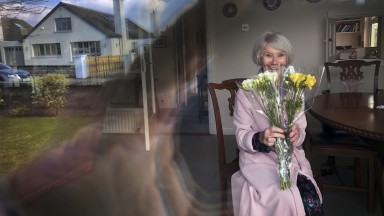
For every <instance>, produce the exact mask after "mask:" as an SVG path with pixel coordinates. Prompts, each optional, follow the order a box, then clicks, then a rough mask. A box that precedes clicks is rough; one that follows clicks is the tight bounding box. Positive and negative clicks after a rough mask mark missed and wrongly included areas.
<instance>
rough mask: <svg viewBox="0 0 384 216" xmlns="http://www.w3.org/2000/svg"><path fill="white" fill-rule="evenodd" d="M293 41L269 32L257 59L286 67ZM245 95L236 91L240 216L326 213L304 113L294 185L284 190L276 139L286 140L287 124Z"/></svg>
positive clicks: (296, 127) (271, 67)
mask: <svg viewBox="0 0 384 216" xmlns="http://www.w3.org/2000/svg"><path fill="white" fill-rule="evenodd" d="M292 56H293V54H292V45H291V43H290V41H289V40H288V39H287V38H286V37H285V36H284V35H283V34H281V33H276V32H266V33H264V34H263V35H262V36H261V38H260V40H258V41H257V42H256V44H255V46H254V48H253V55H252V57H253V61H254V62H255V63H256V64H257V65H259V66H261V67H260V71H259V72H260V73H262V72H264V71H282V70H281V67H288V66H289V65H290V64H291V61H292ZM246 100H247V99H246V97H245V95H244V94H243V93H242V92H241V91H239V92H238V93H237V95H236V102H235V112H234V118H233V123H234V126H235V129H236V138H237V143H238V148H239V150H240V154H239V158H240V171H238V172H236V173H235V174H234V175H233V176H232V180H231V181H232V182H231V183H232V200H233V209H234V213H235V215H239V216H249V215H261V216H268V215H271V216H274V215H288V216H291V215H300V216H302V215H323V207H322V197H321V194H320V191H319V188H318V187H317V185H316V182H315V181H314V179H313V175H312V170H311V167H310V164H309V162H308V160H307V159H306V157H305V153H304V150H303V149H302V146H301V145H302V143H303V141H304V138H305V128H306V126H307V121H306V118H305V115H301V117H299V118H298V119H297V121H296V122H295V123H294V124H293V125H292V127H291V131H290V133H289V138H290V140H291V142H292V144H293V147H294V150H293V156H292V163H291V167H290V173H291V174H290V178H291V179H290V181H291V187H290V188H289V189H286V190H282V189H280V178H279V175H278V172H277V167H278V157H277V155H276V152H275V151H274V145H275V142H276V138H284V137H285V136H284V132H285V131H284V130H283V129H282V128H279V127H276V126H272V125H271V124H270V122H269V121H268V119H267V118H266V117H265V116H263V115H262V114H260V113H258V112H257V111H255V110H256V109H261V108H260V107H259V108H258V107H251V106H250V103H248V102H247V101H246Z"/></svg>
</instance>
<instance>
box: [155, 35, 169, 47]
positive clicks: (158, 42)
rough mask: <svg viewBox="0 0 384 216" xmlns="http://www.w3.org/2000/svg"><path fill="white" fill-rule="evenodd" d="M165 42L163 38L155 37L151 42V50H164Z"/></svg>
mask: <svg viewBox="0 0 384 216" xmlns="http://www.w3.org/2000/svg"><path fill="white" fill-rule="evenodd" d="M165 46H166V40H165V36H159V37H156V38H155V39H154V41H153V48H165Z"/></svg>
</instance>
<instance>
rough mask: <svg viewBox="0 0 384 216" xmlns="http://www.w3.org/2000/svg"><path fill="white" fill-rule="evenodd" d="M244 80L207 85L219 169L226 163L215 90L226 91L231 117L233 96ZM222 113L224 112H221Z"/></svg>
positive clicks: (228, 111)
mask: <svg viewBox="0 0 384 216" xmlns="http://www.w3.org/2000/svg"><path fill="white" fill-rule="evenodd" d="M243 80H245V78H237V79H229V80H224V81H222V82H221V83H209V84H208V89H209V93H210V94H211V99H212V105H213V111H214V114H215V123H216V134H217V147H218V154H219V158H218V159H219V169H221V167H222V166H224V165H225V164H226V163H227V160H226V153H225V145H224V134H223V125H222V121H221V112H220V106H219V102H218V99H217V95H216V90H227V93H228V96H229V97H228V100H227V101H228V110H227V113H228V116H233V110H234V102H235V95H236V92H237V90H238V89H239V87H238V85H237V84H238V83H241V82H242V81H243ZM223 112H224V111H223Z"/></svg>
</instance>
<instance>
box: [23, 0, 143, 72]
mask: <svg viewBox="0 0 384 216" xmlns="http://www.w3.org/2000/svg"><path fill="white" fill-rule="evenodd" d="M114 19H115V18H114V15H112V14H107V13H103V12H100V11H95V10H91V9H88V8H84V7H79V6H76V5H72V4H67V3H63V2H60V3H59V4H58V5H57V6H56V7H55V8H54V9H52V10H51V11H50V12H49V13H48V14H47V15H46V16H45V17H44V18H43V19H42V20H41V21H40V22H39V23H38V24H36V26H35V27H34V28H33V29H32V30H31V33H30V34H29V35H28V36H27V37H26V38H25V39H24V42H23V47H24V59H25V64H26V65H34V66H38V65H54V66H57V65H74V58H75V56H78V55H88V56H115V55H121V54H123V51H122V50H121V44H122V34H119V33H117V31H116V30H115V21H114ZM125 21H126V23H125V25H126V32H127V34H126V35H127V40H128V48H129V50H130V51H133V50H134V47H132V46H134V44H136V43H137V40H139V37H140V38H148V36H149V32H148V31H147V30H146V29H144V28H143V27H141V26H139V25H138V24H136V23H134V22H133V21H132V20H130V19H125Z"/></svg>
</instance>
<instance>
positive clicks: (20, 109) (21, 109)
mask: <svg viewBox="0 0 384 216" xmlns="http://www.w3.org/2000/svg"><path fill="white" fill-rule="evenodd" d="M28 111H29V108H28V107H27V106H26V105H24V104H22V105H18V106H16V107H14V108H12V110H11V112H12V114H13V115H18V116H22V115H25V114H26V113H27V112H28Z"/></svg>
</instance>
